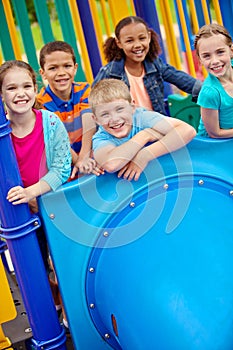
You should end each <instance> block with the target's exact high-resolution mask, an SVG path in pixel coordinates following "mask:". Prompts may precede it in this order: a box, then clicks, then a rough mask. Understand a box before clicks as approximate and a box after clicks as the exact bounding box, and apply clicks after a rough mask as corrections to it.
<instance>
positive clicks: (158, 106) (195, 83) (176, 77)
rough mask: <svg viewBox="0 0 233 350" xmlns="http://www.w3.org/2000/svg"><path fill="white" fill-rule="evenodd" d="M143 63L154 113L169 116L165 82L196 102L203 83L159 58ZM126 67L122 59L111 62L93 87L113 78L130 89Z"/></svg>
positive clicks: (145, 83) (102, 70) (103, 69)
mask: <svg viewBox="0 0 233 350" xmlns="http://www.w3.org/2000/svg"><path fill="white" fill-rule="evenodd" d="M143 63H144V68H145V75H144V77H143V81H144V85H145V87H146V90H147V93H148V95H149V97H150V100H151V103H152V106H153V109H154V111H156V112H159V113H162V114H167V113H166V109H165V105H164V82H167V83H170V84H173V85H175V86H177V88H179V89H180V90H183V91H184V92H186V93H188V94H192V96H193V101H195V102H196V100H197V96H198V93H199V91H200V89H201V85H202V83H201V81H199V80H196V79H195V78H193V77H192V76H190V75H189V74H187V73H185V72H182V71H180V70H177V69H176V68H175V67H173V66H170V65H169V64H166V63H163V61H162V60H161V58H159V57H157V58H156V59H155V60H154V61H153V62H151V61H150V60H148V59H145V60H144V62H143ZM124 65H125V60H124V59H123V58H122V59H121V60H119V61H111V62H109V63H108V64H107V65H105V66H103V67H101V68H100V70H99V72H98V74H97V75H96V77H95V80H94V82H93V84H92V86H94V85H95V84H96V83H97V82H98V81H100V80H102V79H109V78H112V79H120V80H123V81H124V82H125V83H126V85H127V86H128V87H129V88H130V85H129V80H128V77H127V74H126V72H125V69H124Z"/></svg>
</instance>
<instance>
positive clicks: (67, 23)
mask: <svg viewBox="0 0 233 350" xmlns="http://www.w3.org/2000/svg"><path fill="white" fill-rule="evenodd" d="M55 3H56V8H57V13H58V17H59V21H60V25H61V28H62V34H63V38H64V40H65V41H66V42H67V43H69V44H70V45H71V46H72V47H73V49H74V52H75V56H76V60H77V63H78V71H77V74H76V77H75V80H76V81H86V77H85V74H84V72H83V69H82V63H81V59H80V55H79V52H78V49H77V42H76V37H75V32H74V27H73V21H72V17H71V13H70V8H69V5H68V1H63V0H55Z"/></svg>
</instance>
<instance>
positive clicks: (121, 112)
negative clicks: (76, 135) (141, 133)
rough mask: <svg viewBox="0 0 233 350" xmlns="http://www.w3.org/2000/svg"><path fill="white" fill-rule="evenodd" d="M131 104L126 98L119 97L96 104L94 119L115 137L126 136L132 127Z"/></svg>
mask: <svg viewBox="0 0 233 350" xmlns="http://www.w3.org/2000/svg"><path fill="white" fill-rule="evenodd" d="M132 114H133V106H132V105H131V104H130V103H129V102H128V101H126V100H123V99H119V100H115V101H112V102H108V103H104V104H100V105H97V106H96V107H95V115H94V119H95V121H96V123H97V124H98V125H101V126H102V127H103V128H104V129H105V130H106V131H107V132H108V133H109V134H111V135H113V136H115V137H116V138H119V139H120V138H124V137H126V136H128V134H129V133H130V131H131V129H132Z"/></svg>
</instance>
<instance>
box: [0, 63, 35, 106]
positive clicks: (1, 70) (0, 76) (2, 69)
mask: <svg viewBox="0 0 233 350" xmlns="http://www.w3.org/2000/svg"><path fill="white" fill-rule="evenodd" d="M14 68H20V69H24V70H26V71H27V72H28V74H29V75H30V77H31V78H32V82H33V85H34V87H36V85H37V81H36V73H35V71H34V70H33V68H32V67H31V66H30V64H28V63H26V62H24V61H20V60H10V61H6V62H4V63H3V64H2V65H1V66H0V94H1V93H2V84H3V80H4V78H5V76H6V74H7V73H8V71H9V70H11V69H14ZM41 107H42V106H41V104H40V103H39V102H38V101H37V100H36V99H35V103H34V105H33V108H36V109H40V108H41Z"/></svg>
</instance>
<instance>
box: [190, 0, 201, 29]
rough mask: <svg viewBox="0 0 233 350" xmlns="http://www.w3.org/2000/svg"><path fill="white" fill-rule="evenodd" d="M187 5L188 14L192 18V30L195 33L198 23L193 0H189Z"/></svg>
mask: <svg viewBox="0 0 233 350" xmlns="http://www.w3.org/2000/svg"><path fill="white" fill-rule="evenodd" d="M189 7H190V16H191V18H192V24H193V31H194V34H197V32H198V29H199V25H198V19H197V11H196V7H195V4H194V0H190V1H189Z"/></svg>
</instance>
